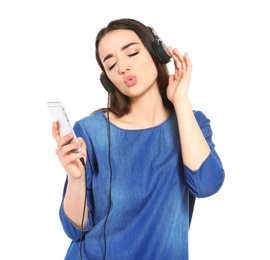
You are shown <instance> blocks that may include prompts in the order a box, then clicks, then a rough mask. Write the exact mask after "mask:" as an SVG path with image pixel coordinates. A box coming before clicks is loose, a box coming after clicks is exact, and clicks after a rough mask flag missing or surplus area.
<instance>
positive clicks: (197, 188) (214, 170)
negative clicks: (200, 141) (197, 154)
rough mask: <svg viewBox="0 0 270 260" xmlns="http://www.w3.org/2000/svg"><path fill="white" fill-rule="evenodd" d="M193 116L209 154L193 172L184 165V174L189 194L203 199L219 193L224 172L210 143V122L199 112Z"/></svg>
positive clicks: (211, 142) (212, 144) (213, 145)
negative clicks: (206, 144) (208, 148)
mask: <svg viewBox="0 0 270 260" xmlns="http://www.w3.org/2000/svg"><path fill="white" fill-rule="evenodd" d="M194 114H195V117H196V119H197V122H198V124H199V126H200V128H201V130H202V133H203V135H204V137H205V139H206V141H207V143H208V145H209V147H210V153H209V155H208V156H207V158H206V159H205V160H204V162H203V163H202V164H201V166H200V167H199V169H197V170H195V171H194V170H191V169H190V168H189V167H187V166H186V165H184V174H185V179H186V182H187V183H188V186H189V190H190V192H191V194H192V195H194V196H195V197H197V198H204V197H209V196H211V195H213V194H215V193H216V192H218V191H219V189H220V188H221V186H222V184H223V182H224V178H225V172H224V169H223V165H222V162H221V160H220V158H219V155H218V154H217V152H216V150H215V144H214V143H213V141H212V135H213V132H212V129H211V125H210V120H209V119H208V118H207V117H206V116H205V115H204V114H203V113H202V112H200V111H195V112H194Z"/></svg>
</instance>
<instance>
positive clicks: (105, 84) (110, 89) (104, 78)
mask: <svg viewBox="0 0 270 260" xmlns="http://www.w3.org/2000/svg"><path fill="white" fill-rule="evenodd" d="M99 79H100V82H101V84H102V86H103V87H104V88H105V90H106V91H108V92H109V93H112V92H113V91H114V89H113V87H112V83H111V82H110V81H109V79H108V78H107V76H106V75H105V73H104V72H102V73H101V74H100V77H99Z"/></svg>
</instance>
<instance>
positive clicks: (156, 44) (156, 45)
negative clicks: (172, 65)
mask: <svg viewBox="0 0 270 260" xmlns="http://www.w3.org/2000/svg"><path fill="white" fill-rule="evenodd" d="M148 28H149V30H150V31H151V33H152V34H153V36H154V38H155V40H154V41H153V42H152V48H153V51H154V53H155V55H156V56H157V58H158V60H159V62H160V63H162V64H166V63H168V62H169V61H170V59H171V55H170V53H169V52H168V50H167V46H166V45H165V44H164V43H163V41H162V40H161V39H160V38H159V36H158V35H157V33H156V31H155V30H154V28H153V27H149V26H148Z"/></svg>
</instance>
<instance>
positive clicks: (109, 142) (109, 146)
mask: <svg viewBox="0 0 270 260" xmlns="http://www.w3.org/2000/svg"><path fill="white" fill-rule="evenodd" d="M107 115H108V124H107V136H108V162H109V167H110V187H109V209H108V213H107V216H106V219H105V223H104V260H105V259H106V254H107V240H106V226H107V221H108V217H109V214H110V211H111V205H112V203H111V201H112V200H111V198H112V165H111V129H110V113H109V95H108V102H107Z"/></svg>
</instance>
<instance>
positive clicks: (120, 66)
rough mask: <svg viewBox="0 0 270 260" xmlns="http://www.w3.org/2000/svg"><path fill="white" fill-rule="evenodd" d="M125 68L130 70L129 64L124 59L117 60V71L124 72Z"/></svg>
mask: <svg viewBox="0 0 270 260" xmlns="http://www.w3.org/2000/svg"><path fill="white" fill-rule="evenodd" d="M127 70H130V64H129V63H128V62H127V61H126V60H121V61H118V71H119V73H120V74H125V73H126V71H127Z"/></svg>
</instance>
